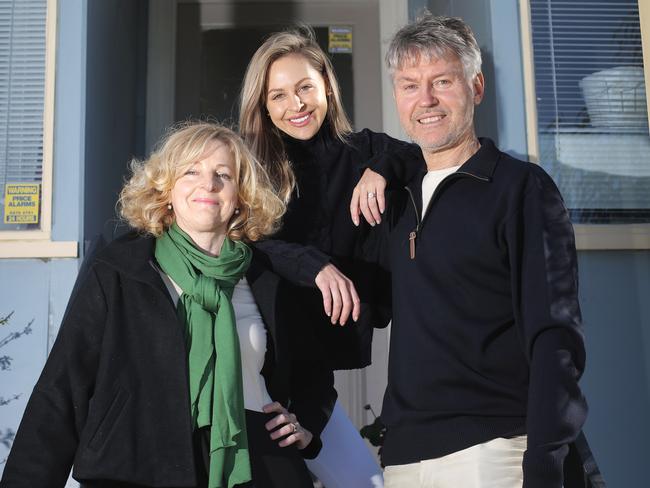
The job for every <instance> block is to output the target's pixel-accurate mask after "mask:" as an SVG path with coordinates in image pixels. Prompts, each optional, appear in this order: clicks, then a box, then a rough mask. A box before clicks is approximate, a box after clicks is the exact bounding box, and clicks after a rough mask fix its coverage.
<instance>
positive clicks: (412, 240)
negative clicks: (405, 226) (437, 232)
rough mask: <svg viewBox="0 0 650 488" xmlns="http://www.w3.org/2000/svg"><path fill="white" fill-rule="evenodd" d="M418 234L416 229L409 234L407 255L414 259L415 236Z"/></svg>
mask: <svg viewBox="0 0 650 488" xmlns="http://www.w3.org/2000/svg"><path fill="white" fill-rule="evenodd" d="M417 236H418V234H417V232H416V231H413V232H411V233H410V234H409V256H410V257H411V259H415V238H416V237H417Z"/></svg>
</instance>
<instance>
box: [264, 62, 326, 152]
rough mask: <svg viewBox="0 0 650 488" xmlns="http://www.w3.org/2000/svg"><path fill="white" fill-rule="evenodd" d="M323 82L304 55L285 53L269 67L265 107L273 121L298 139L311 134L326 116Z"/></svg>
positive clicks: (303, 138)
mask: <svg viewBox="0 0 650 488" xmlns="http://www.w3.org/2000/svg"><path fill="white" fill-rule="evenodd" d="M327 89H328V88H327V83H326V81H325V79H324V78H323V76H322V75H321V74H320V73H319V72H318V71H317V70H316V69H315V68H314V67H313V66H312V65H311V64H309V61H307V58H305V57H304V56H301V55H299V54H288V55H286V56H282V57H281V58H279V59H276V60H275V61H274V62H273V64H271V66H270V68H269V74H268V80H267V87H266V110H267V111H268V113H269V117H270V118H271V121H272V122H273V124H274V125H275V126H276V127H277V128H278V129H280V130H281V131H282V132H284V133H285V134H287V135H289V136H291V137H293V138H295V139H301V140H307V139H311V138H312V137H314V135H315V134H316V133H317V132H318V129H320V127H321V126H322V125H323V122H324V121H325V117H327Z"/></svg>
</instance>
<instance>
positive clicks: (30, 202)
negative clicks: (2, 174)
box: [4, 183, 41, 224]
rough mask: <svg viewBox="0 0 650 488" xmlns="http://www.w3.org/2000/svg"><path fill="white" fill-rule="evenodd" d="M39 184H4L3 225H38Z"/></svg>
mask: <svg viewBox="0 0 650 488" xmlns="http://www.w3.org/2000/svg"><path fill="white" fill-rule="evenodd" d="M40 193H41V185H40V183H7V184H5V218H4V223H5V224H38V217H39V212H38V208H39V196H40Z"/></svg>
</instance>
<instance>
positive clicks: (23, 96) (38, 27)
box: [0, 0, 47, 230]
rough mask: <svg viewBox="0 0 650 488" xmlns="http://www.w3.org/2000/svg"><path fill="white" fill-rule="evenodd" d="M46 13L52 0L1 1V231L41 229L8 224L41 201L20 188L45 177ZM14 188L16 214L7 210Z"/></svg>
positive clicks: (31, 225) (37, 196)
mask: <svg viewBox="0 0 650 488" xmlns="http://www.w3.org/2000/svg"><path fill="white" fill-rule="evenodd" d="M46 12H47V1H46V0H0V189H1V190H2V194H1V200H0V201H2V203H3V204H2V205H0V230H24V229H30V228H40V225H39V224H20V223H9V224H5V223H4V220H5V213H7V214H8V215H9V214H10V212H14V213H15V214H16V215H18V214H19V211H18V209H20V208H21V207H20V206H21V205H23V206H26V205H29V204H30V203H36V204H37V203H38V202H37V201H36V202H35V201H34V200H38V199H39V194H40V192H36V193H34V192H33V189H34V187H33V186H31V187H24V186H21V185H18V186H17V185H15V184H16V183H33V184H40V183H41V179H42V173H43V105H44V96H45V20H46ZM10 184H13V185H12V186H10V187H9V188H10V189H13V190H12V192H14V196H13V197H12V198H13V200H12V210H11V211H10V210H9V207H5V205H6V204H7V203H6V202H5V189H6V185H10ZM30 193H31V196H30V197H28V196H27V195H28V194H30ZM13 205H16V207H13ZM40 207H41V205H38V206H37V208H40ZM23 208H24V207H23ZM5 211H6V212H5ZM28 213H29V212H28ZM14 220H20V219H14ZM38 220H39V221H40V216H38Z"/></svg>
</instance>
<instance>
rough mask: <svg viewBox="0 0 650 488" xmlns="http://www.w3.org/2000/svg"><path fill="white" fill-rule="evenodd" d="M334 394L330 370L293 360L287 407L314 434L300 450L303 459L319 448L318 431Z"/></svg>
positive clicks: (329, 410) (327, 417)
mask: <svg viewBox="0 0 650 488" xmlns="http://www.w3.org/2000/svg"><path fill="white" fill-rule="evenodd" d="M336 398H337V393H336V390H335V389H334V373H332V371H331V370H329V369H327V368H325V367H323V365H322V364H319V363H318V362H316V361H296V362H294V365H293V367H292V374H291V402H290V405H289V410H290V411H291V412H293V413H294V414H295V415H296V417H297V418H298V422H300V424H301V425H302V426H303V427H305V428H306V429H307V430H309V431H310V432H311V433H312V434H313V435H314V439H313V440H312V442H311V443H310V444H309V445H308V446H307V447H306V448H305V449H303V450H301V451H300V453H301V454H302V456H303V457H304V458H305V459H313V458H315V457H316V456H317V455H318V453H319V452H320V450H321V447H322V442H321V440H320V435H321V433H322V432H323V429H325V426H326V425H327V422H328V421H329V418H330V416H331V415H332V411H333V410H334V404H335V403H336Z"/></svg>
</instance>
